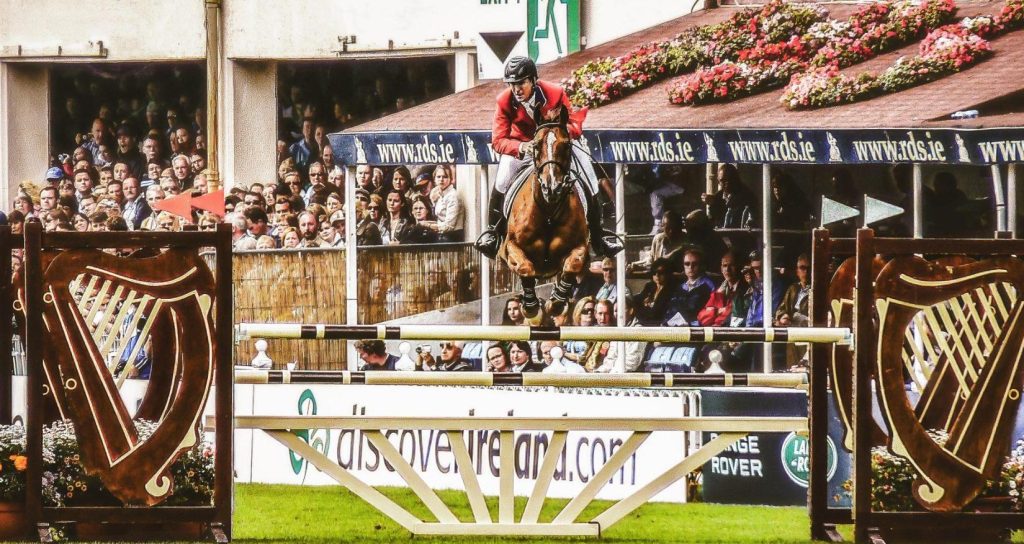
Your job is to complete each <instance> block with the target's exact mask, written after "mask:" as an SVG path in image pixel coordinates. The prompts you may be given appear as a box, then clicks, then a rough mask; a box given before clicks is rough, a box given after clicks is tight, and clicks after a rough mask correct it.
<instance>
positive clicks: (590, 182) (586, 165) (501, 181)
mask: <svg viewBox="0 0 1024 544" xmlns="http://www.w3.org/2000/svg"><path fill="white" fill-rule="evenodd" d="M572 156H573V164H572V168H571V169H572V172H573V173H574V174H576V175H577V176H579V177H580V178H581V179H582V180H583V181H584V182H585V183H586V187H587V190H588V191H589V192H590V194H592V195H596V194H597V192H598V186H597V173H596V172H594V164H593V163H591V162H590V153H589V152H588V151H587V150H585V149H583V146H582V145H581V144H580V143H579V142H576V141H574V142H573V143H572ZM532 166H533V161H532V160H530V159H517V158H515V157H513V156H511V155H502V156H501V159H500V160H499V161H498V175H497V176H496V179H495V180H494V188H495V189H497V190H498V192H500V193H502V194H505V193H507V192H508V190H509V188H510V187H512V182H513V181H515V180H516V179H517V178H518V177H519V176H520V175H521V174H522V173H523V172H524V171H525V170H527V169H529V168H531V167H532Z"/></svg>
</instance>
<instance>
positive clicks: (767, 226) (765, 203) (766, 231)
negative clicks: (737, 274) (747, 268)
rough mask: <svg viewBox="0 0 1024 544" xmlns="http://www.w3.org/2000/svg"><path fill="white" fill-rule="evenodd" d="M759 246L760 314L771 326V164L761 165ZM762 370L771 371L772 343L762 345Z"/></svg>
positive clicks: (772, 312) (773, 310) (773, 312)
mask: <svg viewBox="0 0 1024 544" xmlns="http://www.w3.org/2000/svg"><path fill="white" fill-rule="evenodd" d="M761 227H762V230H761V247H762V253H763V255H764V256H763V257H762V260H761V277H762V279H763V282H762V284H761V285H762V288H763V289H762V304H761V316H762V319H763V321H764V324H763V325H762V326H764V327H771V326H772V325H773V324H774V323H773V320H774V318H775V308H773V307H772V305H773V301H772V287H773V285H772V284H773V283H774V281H773V280H772V165H770V164H767V163H765V164H762V165H761ZM763 353H764V361H763V366H764V372H765V373H766V374H767V373H769V372H771V371H772V345H771V344H764V345H763Z"/></svg>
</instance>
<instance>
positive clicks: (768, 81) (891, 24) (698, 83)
mask: <svg viewBox="0 0 1024 544" xmlns="http://www.w3.org/2000/svg"><path fill="white" fill-rule="evenodd" d="M955 12H956V6H955V5H954V4H953V2H952V0H922V1H921V2H909V1H898V2H885V3H875V4H869V5H867V6H864V7H862V8H861V9H859V10H858V11H857V12H856V13H854V14H853V15H852V16H851V17H850V19H849V20H848V21H846V22H845V23H839V22H836V21H831V20H828V21H826V20H823V18H822V19H814V18H811V17H805V18H804V19H803V20H802V21H803V22H804V23H805V24H804V25H803V26H799V25H791V26H789V27H787V28H789V29H791V30H794V31H796V30H801V29H802V32H801V33H800V34H799V35H796V34H794V35H790V36H788V37H783V38H784V39H783V41H776V42H770V41H767V40H764V39H762V40H760V41H758V42H757V43H756V44H755V46H754V47H753V48H751V49H750V50H744V51H741V52H740V53H739V55H738V57H739V59H740V60H741V61H742V63H741V64H742V66H738V67H737V66H732V67H729V71H735V72H738V73H742V74H744V75H745V78H744V81H743V86H742V87H740V88H735V87H732V86H730V85H727V84H724V83H723V82H722V81H720V79H719V78H718V77H717V75H718V74H719V73H720V69H719V66H721V65H719V66H712V67H707V68H701V69H698V70H697V71H696V72H694V73H693V74H688V75H684V76H681V77H679V78H678V79H677V80H676V81H675V82H674V84H673V85H672V88H671V89H669V101H670V102H672V103H673V104H678V105H695V104H702V103H706V102H712V101H725V100H732V99H735V98H739V97H740V96H746V95H749V94H754V93H757V92H761V91H765V90H768V89H771V88H775V87H781V86H782V85H785V84H786V82H787V81H789V80H790V78H791V77H792V76H794V75H796V74H803V73H806V71H807V70H808V68H809V67H813V66H825V67H830V66H847V65H850V64H855V63H857V62H861V61H864V60H867V59H869V58H872V57H875V56H877V55H878V54H880V53H883V52H885V51H888V50H890V49H893V48H895V47H897V46H899V45H902V44H904V43H907V42H908V41H910V40H912V39H914V38H917V37H920V36H921V35H922V34H924V33H925V32H926V31H927V30H930V29H933V28H936V27H937V26H939V25H941V24H942V23H944V22H945V21H947V20H948V19H949V18H950V17H952V15H953V14H954V13H955ZM765 36H768V34H765ZM811 72H814V73H815V76H814V79H813V80H811V81H808V82H804V85H803V87H802V88H808V89H816V90H817V91H819V92H818V93H817V94H819V95H820V94H822V92H824V93H825V94H829V93H831V94H836V95H838V96H841V97H844V98H845V97H850V96H854V95H853V94H851V93H852V91H853V90H854V89H859V88H861V87H863V86H864V85H863V82H861V81H860V79H859V78H858V79H850V80H846V79H843V78H841V77H836V76H834V75H832V74H831V71H827V72H819V71H816V70H813V69H811ZM824 74H828V76H827V77H823V76H824ZM822 81H824V82H825V83H824V84H823V83H822ZM829 82H832V83H836V84H837V86H838V87H839V88H838V89H835V90H825V89H823V88H822V86H823V85H827V84H828V83H829ZM854 99H856V98H854Z"/></svg>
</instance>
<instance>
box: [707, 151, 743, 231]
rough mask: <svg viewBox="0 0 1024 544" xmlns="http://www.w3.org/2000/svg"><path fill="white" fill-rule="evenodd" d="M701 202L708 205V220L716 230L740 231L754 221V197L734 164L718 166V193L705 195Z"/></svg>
mask: <svg viewBox="0 0 1024 544" xmlns="http://www.w3.org/2000/svg"><path fill="white" fill-rule="evenodd" d="M701 200H703V201H704V204H706V205H707V207H708V218H709V219H710V220H711V224H712V226H714V227H715V228H726V229H738V228H742V227H745V226H747V225H748V224H749V223H750V222H751V221H752V214H753V209H752V206H753V203H754V202H755V199H754V196H753V194H752V193H751V192H750V189H748V188H747V186H746V185H744V184H743V181H742V180H741V179H740V171H739V170H737V169H736V167H735V166H734V165H732V164H728V163H722V164H719V165H718V192H716V193H714V194H708V193H704V194H702V195H701Z"/></svg>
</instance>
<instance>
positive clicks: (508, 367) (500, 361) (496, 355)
mask: <svg viewBox="0 0 1024 544" xmlns="http://www.w3.org/2000/svg"><path fill="white" fill-rule="evenodd" d="M485 359H486V363H485V365H486V366H485V368H486V370H487V372H511V371H512V364H511V363H510V362H509V360H508V354H507V353H505V348H503V347H502V345H501V343H497V344H491V347H489V348H487V353H486V357H485Z"/></svg>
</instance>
